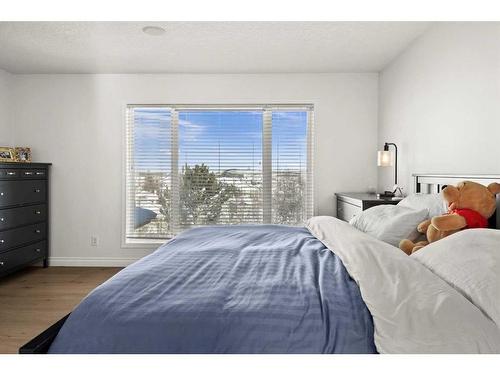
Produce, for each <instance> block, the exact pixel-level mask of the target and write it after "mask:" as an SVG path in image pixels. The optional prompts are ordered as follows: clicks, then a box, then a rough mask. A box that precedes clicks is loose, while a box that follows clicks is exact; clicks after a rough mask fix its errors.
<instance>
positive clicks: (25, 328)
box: [0, 267, 121, 353]
mask: <svg viewBox="0 0 500 375" xmlns="http://www.w3.org/2000/svg"><path fill="white" fill-rule="evenodd" d="M120 269H121V268H109V267H103V268H96V267H49V268H40V267H30V268H27V269H25V270H23V271H20V272H17V273H15V274H12V275H10V276H7V277H4V278H2V279H0V353H17V350H18V349H19V347H20V346H22V345H23V344H25V343H26V342H28V341H29V340H30V339H32V338H33V337H35V336H36V335H38V334H39V333H40V332H42V331H43V330H45V329H46V328H47V327H49V326H50V325H52V324H53V323H55V322H56V321H57V320H59V319H61V318H62V317H63V316H65V315H66V314H68V313H69V312H71V310H72V309H73V308H74V307H75V306H76V305H77V304H78V303H79V302H80V301H81V300H82V298H83V297H85V296H86V295H87V294H88V293H89V292H90V291H91V290H92V289H94V288H95V287H96V286H98V285H100V284H102V283H103V282H104V281H106V280H107V279H109V278H110V277H111V276H113V275H114V274H115V273H117V272H118V271H119V270H120Z"/></svg>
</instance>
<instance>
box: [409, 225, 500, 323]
mask: <svg viewBox="0 0 500 375" xmlns="http://www.w3.org/2000/svg"><path fill="white" fill-rule="evenodd" d="M411 257H412V258H413V259H415V260H417V261H419V262H420V263H422V264H423V265H424V266H426V267H427V268H428V269H430V270H431V271H432V272H433V273H435V274H436V275H437V276H439V277H440V278H442V279H443V280H444V281H446V282H447V283H448V284H450V285H451V286H452V287H453V288H455V289H456V290H457V291H459V292H460V293H461V294H462V295H463V296H464V297H466V298H467V299H468V300H469V301H471V302H472V303H473V304H474V305H476V306H477V307H478V308H479V309H480V310H481V311H482V312H483V313H484V314H485V315H486V316H488V317H489V318H490V319H491V320H493V321H494V322H495V323H496V325H497V326H498V327H499V328H500V230H497V229H466V230H463V231H460V232H458V233H455V234H453V235H451V236H448V237H446V238H443V239H442V240H439V241H436V242H433V243H431V244H429V245H427V246H426V247H424V248H422V249H421V250H419V251H417V252H415V253H413V254H412V255H411Z"/></svg>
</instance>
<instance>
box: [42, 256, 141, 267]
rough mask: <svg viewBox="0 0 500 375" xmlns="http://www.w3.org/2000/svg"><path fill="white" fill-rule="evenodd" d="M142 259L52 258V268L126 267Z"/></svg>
mask: <svg viewBox="0 0 500 375" xmlns="http://www.w3.org/2000/svg"><path fill="white" fill-rule="evenodd" d="M139 259H140V258H81V257H50V258H49V265H50V266H56V267H57V266H62V267H126V266H128V265H129V264H132V263H134V262H135V261H137V260H139Z"/></svg>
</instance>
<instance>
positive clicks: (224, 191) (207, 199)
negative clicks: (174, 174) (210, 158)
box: [179, 164, 239, 225]
mask: <svg viewBox="0 0 500 375" xmlns="http://www.w3.org/2000/svg"><path fill="white" fill-rule="evenodd" d="M238 193H239V189H238V188H237V187H236V186H235V185H234V184H228V183H225V182H222V181H220V180H219V178H218V177H217V175H216V174H215V173H214V172H211V171H210V168H209V167H208V166H207V165H205V164H201V165H198V164H196V165H195V166H194V167H190V166H189V165H187V164H186V165H185V166H184V167H183V168H182V174H181V184H180V189H179V195H180V196H179V198H180V214H181V222H182V223H186V224H192V225H200V224H217V223H218V222H219V218H220V215H221V211H222V207H223V205H224V204H225V203H226V202H228V201H229V200H230V199H231V198H234V197H236V196H237V194H238Z"/></svg>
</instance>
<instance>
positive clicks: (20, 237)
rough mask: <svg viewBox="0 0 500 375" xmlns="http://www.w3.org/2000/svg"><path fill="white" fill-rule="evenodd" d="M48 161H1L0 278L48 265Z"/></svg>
mask: <svg viewBox="0 0 500 375" xmlns="http://www.w3.org/2000/svg"><path fill="white" fill-rule="evenodd" d="M49 166H50V164H49V163H0V277H2V276H5V275H7V274H9V273H11V272H14V271H16V270H18V269H21V268H23V267H25V266H28V265H30V264H33V263H37V262H42V263H43V266H44V267H47V266H48V259H49Z"/></svg>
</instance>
